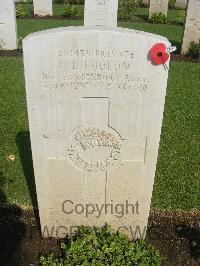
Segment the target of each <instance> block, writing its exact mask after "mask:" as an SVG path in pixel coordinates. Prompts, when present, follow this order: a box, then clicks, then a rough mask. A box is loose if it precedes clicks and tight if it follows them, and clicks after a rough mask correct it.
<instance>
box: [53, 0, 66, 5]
mask: <svg viewBox="0 0 200 266" xmlns="http://www.w3.org/2000/svg"><path fill="white" fill-rule="evenodd" d="M55 3H56V4H64V3H65V0H55Z"/></svg>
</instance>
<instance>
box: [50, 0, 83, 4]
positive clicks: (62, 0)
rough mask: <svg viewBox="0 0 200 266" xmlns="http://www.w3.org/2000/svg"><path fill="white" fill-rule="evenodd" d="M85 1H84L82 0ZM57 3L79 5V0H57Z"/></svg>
mask: <svg viewBox="0 0 200 266" xmlns="http://www.w3.org/2000/svg"><path fill="white" fill-rule="evenodd" d="M82 2H83V1H82ZM55 3H56V4H71V5H79V4H80V1H79V0H55Z"/></svg>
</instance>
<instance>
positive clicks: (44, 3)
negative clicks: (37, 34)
mask: <svg viewBox="0 0 200 266" xmlns="http://www.w3.org/2000/svg"><path fill="white" fill-rule="evenodd" d="M33 5H34V15H37V16H48V15H49V16H52V15H53V11H52V10H53V7H52V0H33Z"/></svg>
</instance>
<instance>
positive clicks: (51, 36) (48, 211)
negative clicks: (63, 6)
mask: <svg viewBox="0 0 200 266" xmlns="http://www.w3.org/2000/svg"><path fill="white" fill-rule="evenodd" d="M160 42H162V43H164V44H166V46H169V45H170V44H169V42H168V40H167V39H166V38H164V37H161V36H157V35H154V34H150V33H144V32H140V31H135V30H128V29H122V28H113V29H112V28H107V27H68V28H60V29H53V30H48V31H43V32H38V33H34V34H31V35H29V36H28V37H27V38H26V39H25V40H24V42H23V53H24V64H25V79H26V91H27V102H28V113H29V127H30V134H31V143H32V153H33V162H34V171H35V179H36V187H37V197H38V203H39V211H40V219H41V227H42V232H43V235H44V236H45V237H48V236H54V237H57V238H59V237H64V236H65V235H66V233H69V234H70V229H72V228H73V226H76V225H90V226H100V225H103V224H104V223H105V222H107V223H108V224H111V225H112V226H113V227H114V229H116V230H117V229H119V230H120V231H123V232H124V233H126V234H127V235H128V236H129V238H130V239H131V238H134V237H140V238H142V237H144V236H145V230H146V226H147V222H148V216H149V210H150V203H151V195H152V190H153V183H154V175H155V170H156V161H157V154H158V148H159V140H160V132H161V126H162V117H163V110H164V102H165V94H166V86H167V77H168V71H167V70H166V69H165V68H164V67H163V65H153V64H152V63H151V61H150V60H149V59H148V53H149V50H150V48H151V47H152V46H153V45H154V44H156V43H160ZM168 63H169V62H167V65H168ZM88 204H89V205H88ZM105 204H106V205H105ZM102 206H103V207H102ZM94 209H95V210H94ZM100 212H101V213H100ZM139 230H140V231H139ZM139 232H141V235H140V233H139ZM135 234H136V235H137V236H135Z"/></svg>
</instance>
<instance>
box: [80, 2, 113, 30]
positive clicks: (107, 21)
mask: <svg viewBox="0 0 200 266" xmlns="http://www.w3.org/2000/svg"><path fill="white" fill-rule="evenodd" d="M117 11H118V0H85V11H84V25H85V26H111V27H116V26H117Z"/></svg>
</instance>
